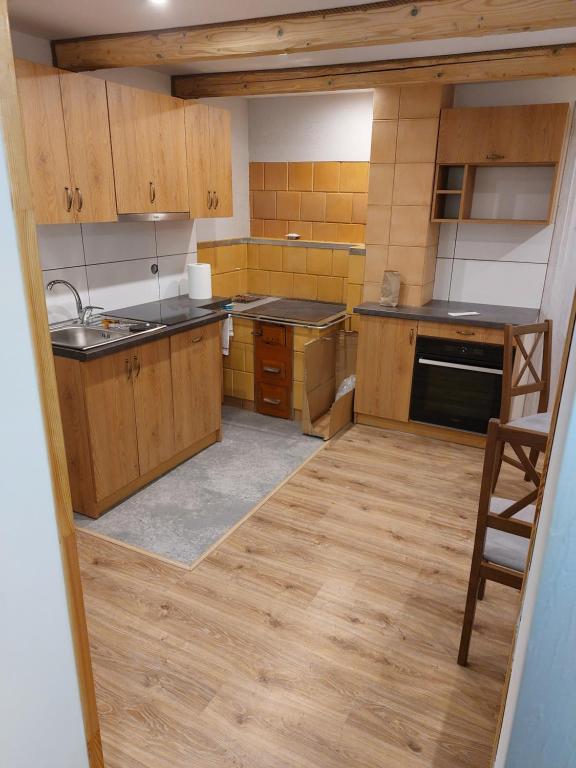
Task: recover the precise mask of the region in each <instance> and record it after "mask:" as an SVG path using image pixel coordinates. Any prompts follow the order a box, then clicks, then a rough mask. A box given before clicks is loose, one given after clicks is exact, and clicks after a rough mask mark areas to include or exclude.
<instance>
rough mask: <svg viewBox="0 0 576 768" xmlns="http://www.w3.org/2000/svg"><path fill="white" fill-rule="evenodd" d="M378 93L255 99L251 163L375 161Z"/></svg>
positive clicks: (251, 104) (252, 103)
mask: <svg viewBox="0 0 576 768" xmlns="http://www.w3.org/2000/svg"><path fill="white" fill-rule="evenodd" d="M372 100H373V92H372V91H356V92H350V93H330V94H324V93H322V94H307V95H304V96H271V97H266V98H252V99H249V105H248V113H249V117H250V160H251V161H252V162H277V161H278V162H284V161H287V162H305V161H317V162H321V161H328V160H343V161H346V160H349V161H352V160H355V161H368V160H370V143H371V139H372Z"/></svg>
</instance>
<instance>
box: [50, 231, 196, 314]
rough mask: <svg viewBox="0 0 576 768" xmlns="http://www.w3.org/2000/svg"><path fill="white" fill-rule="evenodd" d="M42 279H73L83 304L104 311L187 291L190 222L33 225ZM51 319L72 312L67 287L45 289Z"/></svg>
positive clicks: (192, 244)
mask: <svg viewBox="0 0 576 768" xmlns="http://www.w3.org/2000/svg"><path fill="white" fill-rule="evenodd" d="M38 244H39V249H40V262H41V267H42V272H43V277H44V284H47V283H48V282H49V281H50V280H54V279H63V280H68V281H69V282H70V283H72V284H73V285H74V286H75V287H76V288H77V290H78V291H79V293H80V296H81V298H82V301H83V303H84V304H94V305H98V306H101V307H104V309H106V310H111V309H118V308H120V307H127V306H130V305H132V304H140V303H143V302H147V301H156V300H158V299H159V298H167V297H169V296H177V295H179V294H181V293H187V291H188V283H187V274H186V264H188V263H190V262H193V261H196V235H195V231H194V222H193V221H174V222H163V223H158V224H155V223H153V222H123V223H112V224H82V225H76V224H63V225H50V226H41V227H38ZM46 303H47V307H48V319H49V321H50V322H51V323H53V322H57V321H61V320H67V319H70V318H73V317H75V316H76V305H75V303H74V299H73V297H72V294H71V293H70V291H69V290H68V289H67V288H65V287H63V286H57V287H56V288H55V289H54V291H52V292H51V293H47V294H46Z"/></svg>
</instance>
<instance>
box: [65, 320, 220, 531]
mask: <svg viewBox="0 0 576 768" xmlns="http://www.w3.org/2000/svg"><path fill="white" fill-rule="evenodd" d="M54 364H55V368H56V379H57V383H58V395H59V400H60V411H61V414H62V425H63V429H64V441H65V445H66V458H67V462H68V472H69V475H70V488H71V492H72V504H73V507H74V510H75V511H76V512H81V513H82V514H85V515H88V516H89V517H99V516H100V515H101V514H102V512H104V511H105V510H107V509H109V508H110V507H112V506H114V505H115V504H117V503H118V502H120V501H121V500H122V499H124V498H126V497H127V496H129V495H130V494H131V493H134V492H135V491H136V490H138V489H139V488H141V487H142V486H143V485H146V484H147V483H149V482H150V481H152V480H154V479H155V478H156V477H158V476H160V475H161V474H163V473H165V472H167V471H168V470H169V469H172V468H173V467H175V466H176V465H177V464H179V463H181V462H182V461H185V460H186V459H188V458H190V457H191V456H193V455H194V454H195V453H197V452H198V451H200V450H202V449H203V448H206V447H207V446H208V445H210V444H212V443H214V442H215V441H216V440H218V439H219V437H220V418H221V381H222V370H221V365H222V362H221V354H220V331H219V324H218V323H214V324H212V325H207V326H204V327H202V328H198V329H195V330H192V331H183V332H181V333H178V334H174V335H173V336H171V337H170V338H167V337H166V338H162V339H158V340H156V341H150V342H147V343H145V344H140V345H138V346H135V347H130V348H129V349H127V350H125V351H120V352H115V353H112V354H109V355H105V356H103V357H99V358H96V359H95V360H87V361H79V360H72V359H69V358H65V357H60V356H56V357H55V358H54Z"/></svg>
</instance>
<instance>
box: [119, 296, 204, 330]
mask: <svg viewBox="0 0 576 768" xmlns="http://www.w3.org/2000/svg"><path fill="white" fill-rule="evenodd" d="M209 302H210V299H207V300H206V303H209ZM106 314H107V315H110V316H111V317H122V318H126V319H128V320H139V321H141V322H143V323H161V324H162V325H178V323H185V322H187V321H189V320H199V319H200V318H202V317H207V316H208V315H212V314H214V309H206V308H203V307H199V306H198V302H197V301H193V300H191V299H189V298H188V297H187V296H175V297H174V298H172V299H164V300H163V301H151V302H148V303H147V304H136V305H135V306H133V307H123V308H121V309H115V310H114V311H113V312H106Z"/></svg>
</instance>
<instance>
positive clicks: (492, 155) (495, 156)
mask: <svg viewBox="0 0 576 768" xmlns="http://www.w3.org/2000/svg"><path fill="white" fill-rule="evenodd" d="M505 157H506V155H499V154H498V152H491V153H490V154H489V155H486V160H504V158H505Z"/></svg>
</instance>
